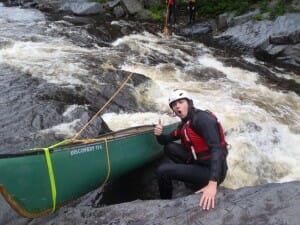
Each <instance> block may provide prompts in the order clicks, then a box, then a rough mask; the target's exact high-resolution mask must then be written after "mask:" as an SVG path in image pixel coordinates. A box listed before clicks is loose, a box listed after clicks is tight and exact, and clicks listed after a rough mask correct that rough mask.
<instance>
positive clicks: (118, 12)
mask: <svg viewBox="0 0 300 225" xmlns="http://www.w3.org/2000/svg"><path fill="white" fill-rule="evenodd" d="M113 14H114V15H115V17H116V18H121V17H123V16H125V15H126V12H125V11H124V9H123V7H122V6H116V7H115V8H114V9H113Z"/></svg>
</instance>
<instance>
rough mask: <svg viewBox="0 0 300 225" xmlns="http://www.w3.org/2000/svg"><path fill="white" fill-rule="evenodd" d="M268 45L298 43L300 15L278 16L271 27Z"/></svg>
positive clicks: (299, 38)
mask: <svg viewBox="0 0 300 225" xmlns="http://www.w3.org/2000/svg"><path fill="white" fill-rule="evenodd" d="M270 43H271V44H276V45H285V44H297V43H300V13H288V14H285V15H284V16H279V17H278V18H277V19H276V20H275V22H274V25H273V27H272V32H271V34H270Z"/></svg>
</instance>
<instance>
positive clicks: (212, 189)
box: [196, 181, 218, 210]
mask: <svg viewBox="0 0 300 225" xmlns="http://www.w3.org/2000/svg"><path fill="white" fill-rule="evenodd" d="M217 186H218V183H217V182H216V181H209V182H208V185H206V186H205V187H204V188H202V189H200V190H199V191H197V192H196V194H200V193H202V196H201V199H200V202H199V206H200V207H202V208H203V209H204V210H210V209H213V208H215V204H216V194H217Z"/></svg>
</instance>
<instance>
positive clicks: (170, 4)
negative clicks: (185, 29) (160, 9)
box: [166, 0, 176, 24]
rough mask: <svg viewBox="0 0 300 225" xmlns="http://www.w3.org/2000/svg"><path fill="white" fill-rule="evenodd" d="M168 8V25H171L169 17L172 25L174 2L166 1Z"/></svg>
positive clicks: (171, 0) (174, 9) (174, 16)
mask: <svg viewBox="0 0 300 225" xmlns="http://www.w3.org/2000/svg"><path fill="white" fill-rule="evenodd" d="M166 4H167V8H168V24H171V17H173V23H174V24H175V23H176V2H175V0H166Z"/></svg>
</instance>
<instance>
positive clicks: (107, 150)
mask: <svg viewBox="0 0 300 225" xmlns="http://www.w3.org/2000/svg"><path fill="white" fill-rule="evenodd" d="M104 141H105V150H106V159H107V174H106V178H105V180H104V182H103V183H102V185H101V186H100V188H99V190H100V191H101V190H102V189H103V188H104V186H105V185H106V183H107V181H108V180H109V177H110V158H109V149H108V142H107V139H105V140H104Z"/></svg>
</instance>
